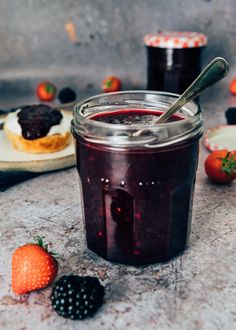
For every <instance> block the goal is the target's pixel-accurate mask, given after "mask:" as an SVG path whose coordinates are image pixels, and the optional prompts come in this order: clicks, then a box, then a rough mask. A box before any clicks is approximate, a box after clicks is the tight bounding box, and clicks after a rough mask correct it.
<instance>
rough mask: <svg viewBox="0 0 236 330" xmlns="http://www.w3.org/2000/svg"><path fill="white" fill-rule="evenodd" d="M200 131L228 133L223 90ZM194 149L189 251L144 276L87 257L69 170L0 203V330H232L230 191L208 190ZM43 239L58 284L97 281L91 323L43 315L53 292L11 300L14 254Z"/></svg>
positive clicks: (235, 227) (234, 269) (235, 297)
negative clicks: (68, 277)
mask: <svg viewBox="0 0 236 330" xmlns="http://www.w3.org/2000/svg"><path fill="white" fill-rule="evenodd" d="M203 103H204V110H205V123H206V126H207V127H211V126H214V125H218V124H223V123H225V119H224V110H225V109H226V108H227V106H228V105H229V104H231V105H232V104H236V100H235V99H234V98H229V96H228V93H227V90H224V91H223V93H221V95H219V93H214V94H212V95H211V97H210V98H208V99H207V100H205V101H204V102H203ZM206 155H207V151H206V150H205V148H204V146H203V145H202V144H201V151H200V160H199V170H198V175H197V181H196V190H195V200H194V210H193V224H192V232H191V239H190V246H189V248H188V249H187V250H186V251H185V252H184V253H183V255H181V256H179V257H178V258H176V259H173V260H171V261H169V262H166V263H163V264H154V265H150V266H147V267H132V266H124V265H119V264H113V263H110V262H107V261H105V260H103V259H102V258H100V257H98V256H96V255H95V254H93V253H91V252H89V251H88V250H87V248H86V245H85V239H84V229H83V223H82V219H81V196H80V193H79V185H78V177H77V173H76V170H75V169H70V170H65V171H61V172H58V173H53V174H48V175H42V176H40V177H38V178H35V179H33V180H30V181H27V182H24V183H21V184H19V185H17V186H14V187H12V188H10V189H9V190H7V191H5V192H3V193H0V240H1V247H0V256H1V257H0V329H1V330H30V329H32V328H33V329H34V330H57V329H60V330H73V329H83V330H123V329H131V330H133V329H134V330H136V329H138V330H139V329H140V330H142V329H155V330H156V329H161V330H162V329H163V330H167V329H171V330H189V329H191V330H215V329H219V330H222V329H227V330H231V329H235V328H236V309H235V306H236V304H235V302H236V276H235V274H236V238H235V237H236V236H235V231H236V182H233V183H232V184H228V185H225V186H221V185H216V184H212V183H210V182H209V181H208V180H207V178H206V176H205V174H204V169H203V162H204V159H205V157H206ZM35 235H43V236H45V238H46V240H47V241H49V242H51V243H52V245H53V248H54V249H55V250H57V251H58V252H59V253H60V254H61V257H60V269H59V276H60V275H62V274H70V273H73V274H79V275H85V274H86V275H94V276H98V277H99V278H100V279H101V282H102V283H103V285H104V286H105V288H106V289H105V291H106V296H105V303H104V305H103V306H102V308H101V309H100V310H99V312H98V313H97V314H96V315H95V316H94V317H93V318H91V319H88V320H84V321H71V320H66V319H63V318H61V317H59V316H57V314H56V313H55V312H53V311H52V310H51V308H50V299H49V297H50V293H51V288H47V289H44V290H41V291H38V292H34V293H31V294H29V295H26V296H23V297H21V298H20V297H17V296H15V295H14V294H13V293H12V292H11V286H10V284H11V283H10V272H11V267H10V259H11V254H12V252H13V251H14V249H15V248H16V247H18V246H19V245H21V244H25V243H26V242H29V241H31V239H32V237H33V236H35Z"/></svg>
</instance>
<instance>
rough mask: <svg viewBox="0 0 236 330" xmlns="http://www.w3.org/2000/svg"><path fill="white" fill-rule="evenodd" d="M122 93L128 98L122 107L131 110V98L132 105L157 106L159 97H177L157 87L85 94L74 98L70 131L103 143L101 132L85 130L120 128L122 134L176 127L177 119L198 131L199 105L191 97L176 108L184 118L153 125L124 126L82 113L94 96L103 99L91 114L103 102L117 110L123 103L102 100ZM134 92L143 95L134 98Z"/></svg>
mask: <svg viewBox="0 0 236 330" xmlns="http://www.w3.org/2000/svg"><path fill="white" fill-rule="evenodd" d="M123 96H124V97H125V96H127V97H128V98H127V99H125V101H128V99H129V102H128V103H127V104H126V105H125V107H123V109H126V110H128V109H130V110H134V109H135V108H134V106H135V101H137V104H136V106H137V108H136V109H142V110H145V109H146V110H148V109H153V110H158V108H157V103H158V102H159V103H160V99H161V98H165V97H166V98H172V99H173V101H174V99H177V98H178V97H179V95H178V94H175V93H171V92H159V91H149V90H127V91H120V92H112V93H102V94H98V95H95V96H92V97H87V98H85V99H83V100H81V101H80V102H78V103H77V104H76V105H75V107H74V112H73V120H72V133H73V134H74V135H77V134H79V135H82V136H86V139H88V140H89V139H91V138H92V140H93V138H94V137H95V139H96V140H97V142H98V143H104V144H106V142H105V141H104V138H105V136H103V135H102V136H99V137H98V136H97V135H96V134H97V132H96V133H95V134H94V132H93V134H94V135H96V136H94V137H92V136H89V135H90V134H89V131H93V130H96V129H97V130H103V131H104V132H105V131H111V130H112V131H113V132H117V133H118V132H120V133H121V134H123V133H124V132H129V133H130V134H132V132H134V131H138V130H140V129H147V130H150V131H153V132H155V131H157V130H158V131H160V130H161V129H163V130H165V129H168V130H170V129H172V130H173V129H175V128H176V127H178V126H180V123H181V125H188V124H190V126H192V129H191V133H192V135H196V134H197V133H198V132H200V133H202V109H201V106H200V105H199V104H198V103H196V102H194V101H190V102H188V103H187V104H186V106H184V107H182V108H181V109H180V111H182V112H184V113H185V115H186V112H188V116H187V118H184V119H182V120H180V121H173V122H168V123H161V124H158V125H154V126H151V125H150V124H149V125H148V124H135V125H130V126H127V125H124V124H112V123H104V122H100V121H96V120H94V119H91V118H89V116H91V114H90V115H85V114H83V111H84V112H86V110H88V109H90V106H89V105H90V104H92V103H93V102H95V101H96V100H99V99H100V100H103V101H102V102H101V106H102V108H103V109H100V111H97V112H95V113H94V115H95V114H96V113H101V112H106V111H107V110H106V109H105V108H106V107H107V106H110V107H112V106H113V105H115V106H116V107H117V110H118V109H120V110H121V109H122V108H121V105H123V104H121V102H117V103H116V102H115V103H114V104H112V103H109V102H108V101H106V100H111V99H112V98H114V99H116V98H117V99H119V98H122V97H123ZM131 96H133V99H132V98H131ZM137 96H140V97H141V96H142V97H144V98H143V99H140V100H136V99H134V97H137ZM157 98H159V99H158V100H157ZM121 100H122V99H121ZM123 101H124V100H123ZM142 102H146V103H144V104H142ZM170 104H171V103H169V105H170ZM131 106H132V107H131ZM190 106H191V107H193V108H195V113H193V110H192V111H191V110H190ZM97 107H98V106H94V108H97ZM152 107H153V108H152ZM166 108H167V107H166ZM162 109H165V108H162ZM159 110H160V109H159ZM178 113H179V114H181V112H179V111H178V112H177V114H178ZM182 114H183V113H182ZM182 135H183V134H182ZM182 135H181V138H182ZM185 135H186V134H185ZM98 140H99V141H98ZM117 140H118V139H117ZM113 142H114V141H113ZM116 142H117V141H116ZM126 142H127V141H126ZM139 142H140V141H139ZM127 145H128V143H127Z"/></svg>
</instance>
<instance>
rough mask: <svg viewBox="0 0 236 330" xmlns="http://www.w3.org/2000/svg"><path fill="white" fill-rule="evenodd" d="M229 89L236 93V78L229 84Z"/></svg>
mask: <svg viewBox="0 0 236 330" xmlns="http://www.w3.org/2000/svg"><path fill="white" fill-rule="evenodd" d="M229 90H230V92H231V94H234V95H236V78H234V79H233V80H231V82H230V85H229Z"/></svg>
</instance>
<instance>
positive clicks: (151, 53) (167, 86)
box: [144, 31, 207, 94]
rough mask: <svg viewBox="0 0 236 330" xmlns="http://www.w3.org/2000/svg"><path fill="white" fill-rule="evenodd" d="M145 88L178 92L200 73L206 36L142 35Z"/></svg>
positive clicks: (178, 33) (195, 34) (175, 34)
mask: <svg viewBox="0 0 236 330" xmlns="http://www.w3.org/2000/svg"><path fill="white" fill-rule="evenodd" d="M144 43H145V45H146V48H147V89H149V90H157V91H166V92H173V93H178V94H181V93H183V91H184V90H185V89H186V88H187V87H188V86H189V85H190V84H191V83H192V82H193V81H194V80H195V78H196V77H197V76H198V75H199V74H200V72H201V56H202V50H203V49H204V47H205V46H206V44H207V38H206V36H205V35H204V34H202V33H197V32H169V31H167V32H159V33H155V34H148V35H146V36H145V37H144Z"/></svg>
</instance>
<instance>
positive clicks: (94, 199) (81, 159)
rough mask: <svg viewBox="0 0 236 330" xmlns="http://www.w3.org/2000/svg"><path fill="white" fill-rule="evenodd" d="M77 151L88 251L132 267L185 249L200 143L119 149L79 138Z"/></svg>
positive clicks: (137, 117)
mask: <svg viewBox="0 0 236 330" xmlns="http://www.w3.org/2000/svg"><path fill="white" fill-rule="evenodd" d="M150 113H151V114H150ZM157 114H160V113H157V112H153V111H151V110H146V111H145V110H120V111H115V112H112V113H105V114H104V113H102V114H99V115H95V116H93V117H92V119H94V120H97V121H102V122H107V123H113V124H119V123H121V124H126V125H129V124H131V123H132V124H134V123H139V122H140V121H142V122H145V123H151V122H152V121H153V120H155V119H156V115H157ZM181 119H182V118H181V117H178V116H173V117H172V119H171V120H172V121H178V120H181ZM76 149H77V166H78V172H79V174H80V178H81V182H82V190H83V199H84V212H85V226H86V235H87V244H88V248H89V249H91V250H92V251H94V252H96V253H97V254H98V255H100V256H102V257H103V258H105V259H108V260H111V261H116V262H122V263H127V264H134V265H139V264H147V263H152V262H159V261H164V260H167V259H169V258H171V257H173V256H175V255H177V254H178V253H180V252H181V251H183V250H184V248H185V247H186V243H187V240H188V234H189V233H188V230H189V228H190V221H191V207H192V196H193V188H194V180H195V173H196V166H197V155H198V140H194V141H185V142H184V143H182V144H180V145H177V146H175V147H174V146H171V147H163V148H154V149H152V148H150V149H148V148H139V149H137V148H136V149H131V148H130V149H122V150H120V149H119V150H117V149H115V148H113V147H108V146H105V145H101V144H94V143H91V142H87V141H85V140H84V139H83V138H82V137H79V136H77V137H76Z"/></svg>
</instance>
